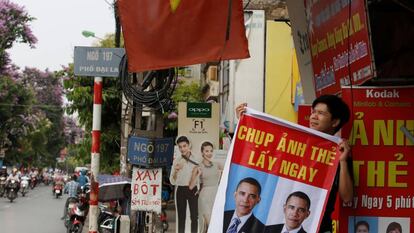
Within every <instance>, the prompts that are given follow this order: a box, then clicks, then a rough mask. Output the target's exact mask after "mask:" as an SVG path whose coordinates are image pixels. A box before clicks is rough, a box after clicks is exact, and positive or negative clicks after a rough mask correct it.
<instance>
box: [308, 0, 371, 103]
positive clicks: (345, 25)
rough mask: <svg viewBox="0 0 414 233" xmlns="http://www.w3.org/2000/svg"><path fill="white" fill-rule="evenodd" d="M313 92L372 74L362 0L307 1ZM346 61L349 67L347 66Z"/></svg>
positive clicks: (330, 90)
mask: <svg viewBox="0 0 414 233" xmlns="http://www.w3.org/2000/svg"><path fill="white" fill-rule="evenodd" d="M306 12H307V19H308V27H309V29H308V33H309V40H310V47H311V54H312V66H313V72H314V77H313V81H314V86H315V91H316V95H317V96H320V95H323V94H336V93H339V92H340V91H341V85H349V84H354V85H359V84H361V83H363V82H365V81H367V80H369V79H371V78H372V77H373V75H374V73H373V67H372V65H373V64H372V52H371V44H370V43H371V42H370V38H369V35H368V28H369V25H368V21H367V14H366V7H365V0H353V1H337V0H319V1H314V0H306ZM348 63H349V66H348Z"/></svg>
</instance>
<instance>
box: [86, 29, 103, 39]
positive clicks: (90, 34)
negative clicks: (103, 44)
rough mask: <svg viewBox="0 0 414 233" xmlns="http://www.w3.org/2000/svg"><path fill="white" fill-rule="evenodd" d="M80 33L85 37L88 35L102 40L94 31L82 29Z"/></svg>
mask: <svg viewBox="0 0 414 233" xmlns="http://www.w3.org/2000/svg"><path fill="white" fill-rule="evenodd" d="M82 35H83V36H84V37H86V38H88V37H93V38H96V39H99V40H103V39H102V38H100V37H97V36H96V35H95V33H94V32H91V31H87V30H83V31H82Z"/></svg>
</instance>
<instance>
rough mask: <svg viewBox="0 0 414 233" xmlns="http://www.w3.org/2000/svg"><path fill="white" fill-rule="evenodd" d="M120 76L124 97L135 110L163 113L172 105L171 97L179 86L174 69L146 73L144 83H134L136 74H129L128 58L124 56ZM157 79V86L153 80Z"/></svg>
mask: <svg viewBox="0 0 414 233" xmlns="http://www.w3.org/2000/svg"><path fill="white" fill-rule="evenodd" d="M119 68H120V69H119V76H120V78H121V85H122V90H123V93H124V95H125V96H126V98H127V100H128V102H129V103H130V105H131V106H133V107H134V108H137V109H139V110H143V109H144V108H151V109H152V110H156V111H159V110H161V112H162V113H164V112H166V111H168V110H169V109H170V107H171V105H172V100H171V98H170V97H171V95H172V93H173V92H174V89H175V85H176V84H177V76H176V73H175V69H174V68H170V69H165V70H155V71H148V72H146V73H144V79H143V81H142V83H134V81H135V80H134V77H136V74H135V73H134V74H133V75H130V74H129V73H128V58H127V57H126V55H124V56H123V57H122V59H121V63H120V65H119ZM154 79H156V81H155V85H154V82H153V80H154Z"/></svg>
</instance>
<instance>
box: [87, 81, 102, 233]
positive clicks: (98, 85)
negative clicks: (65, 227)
mask: <svg viewBox="0 0 414 233" xmlns="http://www.w3.org/2000/svg"><path fill="white" fill-rule="evenodd" d="M101 114H102V77H95V82H94V86H93V120H92V149H91V170H92V176H91V192H90V199H89V233H97V232H98V214H99V212H98V192H99V184H98V182H97V177H98V174H99V157H100V138H101Z"/></svg>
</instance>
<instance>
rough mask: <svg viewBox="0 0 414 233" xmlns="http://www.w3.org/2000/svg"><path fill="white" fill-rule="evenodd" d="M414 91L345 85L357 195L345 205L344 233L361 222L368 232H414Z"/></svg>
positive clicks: (348, 134)
mask: <svg viewBox="0 0 414 233" xmlns="http://www.w3.org/2000/svg"><path fill="white" fill-rule="evenodd" d="M413 93H414V87H354V88H352V89H351V88H349V87H348V88H343V89H342V95H343V99H344V100H345V101H346V102H347V103H348V105H349V106H352V112H353V113H354V114H353V118H354V119H353V121H352V124H348V125H347V126H346V127H345V128H343V131H342V134H343V136H345V137H348V136H349V138H350V143H351V144H352V145H353V146H352V157H353V160H354V182H355V186H356V193H355V194H356V195H355V198H354V201H353V203H351V204H350V205H349V206H343V209H342V210H341V216H340V217H341V218H340V223H341V224H340V232H343V233H344V232H347V233H348V232H354V229H355V227H356V225H360V224H361V222H365V223H367V224H368V225H369V229H370V231H369V232H388V231H387V228H399V230H400V231H399V232H414V195H413V193H414V179H413V178H412V176H413V169H412V164H413V163H414V157H413V155H414V144H413V142H412V141H410V137H411V140H412V139H413V134H414V95H413ZM410 165H411V168H410ZM365 223H364V224H365Z"/></svg>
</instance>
